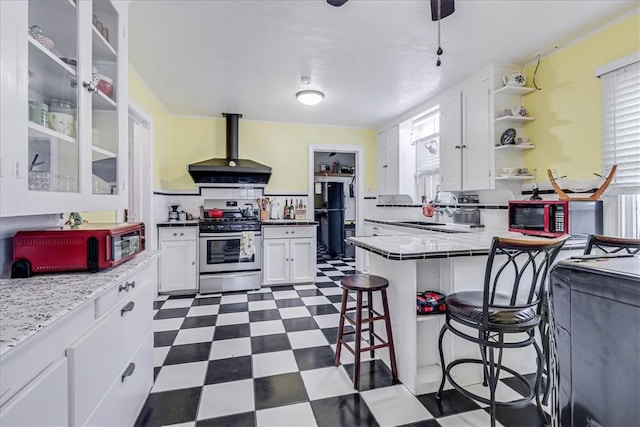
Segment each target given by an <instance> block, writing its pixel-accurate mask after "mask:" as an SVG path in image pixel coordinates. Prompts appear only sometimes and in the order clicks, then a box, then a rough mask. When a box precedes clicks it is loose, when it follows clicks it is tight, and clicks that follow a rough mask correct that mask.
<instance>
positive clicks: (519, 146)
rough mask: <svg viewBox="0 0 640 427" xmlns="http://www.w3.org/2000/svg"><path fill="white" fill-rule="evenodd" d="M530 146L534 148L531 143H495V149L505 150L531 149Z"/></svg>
mask: <svg viewBox="0 0 640 427" xmlns="http://www.w3.org/2000/svg"><path fill="white" fill-rule="evenodd" d="M532 148H536V146H535V145H533V144H508V145H496V146H495V149H496V150H506V151H511V150H513V151H520V150H531V149H532Z"/></svg>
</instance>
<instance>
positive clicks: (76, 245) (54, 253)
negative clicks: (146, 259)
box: [11, 222, 145, 277]
mask: <svg viewBox="0 0 640 427" xmlns="http://www.w3.org/2000/svg"><path fill="white" fill-rule="evenodd" d="M144 243H145V242H144V224H143V223H141V222H132V223H120V224H97V223H96V224H82V225H78V226H62V227H57V228H51V229H46V230H33V231H18V232H17V233H16V235H15V236H14V238H13V264H12V265H11V277H29V276H31V275H32V274H41V273H58V272H63V271H98V270H102V269H105V268H110V267H114V266H116V265H119V264H122V263H123V262H125V261H127V260H129V259H131V258H133V257H134V256H135V255H136V254H138V253H140V252H142V251H143V250H144Z"/></svg>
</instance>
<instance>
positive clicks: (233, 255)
mask: <svg viewBox="0 0 640 427" xmlns="http://www.w3.org/2000/svg"><path fill="white" fill-rule="evenodd" d="M242 202H243V201H235V200H233V201H229V200H225V201H219V200H205V203H204V205H203V219H202V221H201V222H200V224H199V228H200V239H199V240H200V248H199V249H200V280H199V281H200V293H201V294H207V293H215V292H231V291H241V290H251V289H259V288H260V286H261V283H262V277H261V276H262V271H261V263H262V231H261V230H262V227H261V223H260V220H259V218H258V215H257V211H256V210H254V209H253V207H251V208H245V209H241V208H240V207H239V204H241V206H242V207H243V208H244V207H245V206H244V204H242Z"/></svg>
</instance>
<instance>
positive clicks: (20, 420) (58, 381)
mask: <svg viewBox="0 0 640 427" xmlns="http://www.w3.org/2000/svg"><path fill="white" fill-rule="evenodd" d="M67 396H68V395H67V359H66V358H62V359H61V360H58V361H57V362H55V363H53V364H52V365H50V366H49V367H48V368H47V369H45V370H44V371H43V372H42V373H41V374H39V375H38V376H37V377H36V378H35V379H34V380H33V381H31V382H30V383H29V384H28V385H27V386H26V387H25V388H24V389H22V390H20V392H19V393H18V394H17V395H15V396H14V397H13V398H12V399H11V400H10V401H9V402H7V404H6V405H3V406H2V407H0V425H2V426H45V425H46V426H66V425H69V414H68V409H67V408H68V400H67Z"/></svg>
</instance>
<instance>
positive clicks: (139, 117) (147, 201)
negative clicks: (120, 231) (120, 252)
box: [125, 101, 157, 250]
mask: <svg viewBox="0 0 640 427" xmlns="http://www.w3.org/2000/svg"><path fill="white" fill-rule="evenodd" d="M152 125H153V122H152V119H151V117H150V116H148V115H147V114H146V113H145V111H144V110H143V109H142V107H140V106H139V105H137V104H135V103H134V102H132V101H129V123H128V126H129V129H128V134H129V171H128V173H129V203H128V209H127V210H126V212H125V219H126V220H127V221H130V222H132V221H141V222H143V223H144V224H145V227H146V230H145V239H146V248H147V249H151V250H155V249H156V248H157V242H156V233H155V223H154V220H153V218H154V216H153V138H152V136H153V133H152V129H153V127H152Z"/></svg>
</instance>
